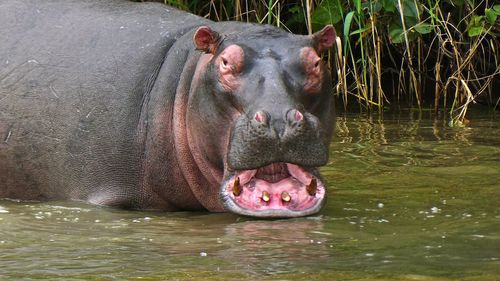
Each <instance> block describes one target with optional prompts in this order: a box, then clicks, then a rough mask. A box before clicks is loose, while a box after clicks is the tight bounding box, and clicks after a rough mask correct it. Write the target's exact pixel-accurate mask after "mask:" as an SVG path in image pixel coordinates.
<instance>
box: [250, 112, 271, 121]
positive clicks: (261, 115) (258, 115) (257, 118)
mask: <svg viewBox="0 0 500 281" xmlns="http://www.w3.org/2000/svg"><path fill="white" fill-rule="evenodd" d="M253 119H254V120H255V121H257V123H261V124H265V123H267V119H268V118H267V115H266V113H265V112H263V111H257V112H256V113H255V115H254V117H253Z"/></svg>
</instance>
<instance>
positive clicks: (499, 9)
mask: <svg viewBox="0 0 500 281" xmlns="http://www.w3.org/2000/svg"><path fill="white" fill-rule="evenodd" d="M493 11H495V12H496V14H497V15H498V16H500V5H495V6H493Z"/></svg>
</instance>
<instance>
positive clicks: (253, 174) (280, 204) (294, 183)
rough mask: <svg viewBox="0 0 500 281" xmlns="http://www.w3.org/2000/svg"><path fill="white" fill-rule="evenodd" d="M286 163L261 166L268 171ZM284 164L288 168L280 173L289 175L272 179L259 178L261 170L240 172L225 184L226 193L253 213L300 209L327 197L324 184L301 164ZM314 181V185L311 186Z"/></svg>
mask: <svg viewBox="0 0 500 281" xmlns="http://www.w3.org/2000/svg"><path fill="white" fill-rule="evenodd" d="M283 164H284V163H280V164H271V165H268V166H266V167H263V168H260V169H267V170H269V169H272V167H273V165H280V166H281V165H283ZM285 166H286V171H281V172H280V173H281V174H283V173H285V174H286V176H280V177H278V178H276V179H273V178H272V177H271V178H269V180H266V179H262V178H258V177H257V175H258V173H259V171H260V169H259V170H257V169H255V170H245V171H240V172H237V173H236V174H235V175H234V176H233V177H232V178H231V179H230V180H229V181H227V182H226V183H225V184H226V186H225V188H224V189H225V190H224V193H225V194H226V195H227V196H228V197H229V198H230V199H231V200H232V201H233V202H234V203H235V204H236V205H237V206H238V207H239V208H241V209H245V210H249V211H251V212H259V211H289V212H301V211H307V210H309V209H313V208H315V207H317V206H318V204H321V202H322V201H323V199H324V197H325V187H324V185H323V183H322V182H321V181H320V180H319V179H317V178H315V177H314V176H313V175H312V174H311V173H309V172H308V171H306V170H305V169H303V168H301V167H300V166H297V165H294V164H290V163H286V164H285ZM238 179H239V180H238ZM275 180H276V181H275ZM238 181H239V182H238ZM312 182H314V184H313V185H314V187H311V183H312ZM235 183H236V186H235ZM308 186H309V187H308Z"/></svg>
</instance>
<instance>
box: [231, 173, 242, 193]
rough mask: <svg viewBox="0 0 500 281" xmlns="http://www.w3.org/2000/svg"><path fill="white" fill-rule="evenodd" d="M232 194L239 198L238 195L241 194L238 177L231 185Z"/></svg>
mask: <svg viewBox="0 0 500 281" xmlns="http://www.w3.org/2000/svg"><path fill="white" fill-rule="evenodd" d="M233 194H234V196H240V194H241V186H240V178H239V177H237V178H236V179H235V180H234V183H233Z"/></svg>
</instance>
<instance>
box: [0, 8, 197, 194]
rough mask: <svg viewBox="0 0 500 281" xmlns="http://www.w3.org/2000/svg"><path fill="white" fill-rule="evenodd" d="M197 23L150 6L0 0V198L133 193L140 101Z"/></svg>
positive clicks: (137, 165) (139, 146)
mask: <svg viewBox="0 0 500 281" xmlns="http://www.w3.org/2000/svg"><path fill="white" fill-rule="evenodd" d="M200 23H201V20H200V18H198V17H196V16H194V15H189V14H186V13H184V12H180V11H177V10H175V9H173V8H170V7H167V6H164V5H160V4H152V3H148V4H146V3H132V2H126V1H113V0H111V1H100V0H95V1H89V0H76V1H75V0H44V1H38V0H2V1H0V26H1V28H0V197H11V198H21V199H46V198H73V199H82V200H85V199H88V198H86V197H88V196H94V195H95V190H102V191H103V192H107V191H108V190H112V189H115V188H117V187H119V190H120V191H119V192H121V193H123V194H122V195H123V196H128V195H129V194H130V195H131V193H134V192H137V186H138V184H139V180H140V173H141V171H140V169H141V163H140V160H141V155H142V154H143V145H142V143H143V140H142V134H141V133H140V131H141V130H145V128H144V124H142V123H141V122H139V120H141V118H142V117H141V114H142V113H143V112H142V111H141V110H142V108H143V104H144V103H146V102H147V97H148V93H149V91H150V89H151V87H152V85H153V83H154V81H155V79H156V75H157V73H158V70H159V68H160V67H161V64H162V62H163V59H164V57H165V55H166V53H167V52H168V50H169V48H170V47H171V46H172V44H173V43H174V42H175V40H176V38H178V37H180V36H181V35H182V34H184V33H185V32H187V31H188V30H190V29H192V28H193V27H195V26H197V25H200ZM141 112H142V113H141ZM110 192H111V191H110ZM91 194H94V195H91Z"/></svg>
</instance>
